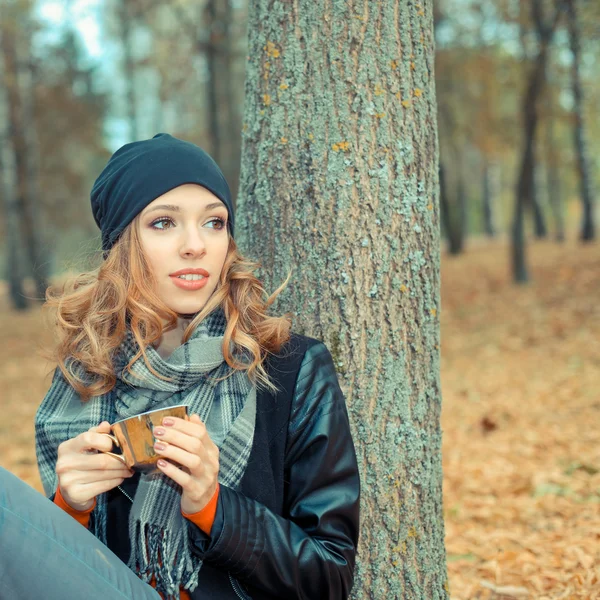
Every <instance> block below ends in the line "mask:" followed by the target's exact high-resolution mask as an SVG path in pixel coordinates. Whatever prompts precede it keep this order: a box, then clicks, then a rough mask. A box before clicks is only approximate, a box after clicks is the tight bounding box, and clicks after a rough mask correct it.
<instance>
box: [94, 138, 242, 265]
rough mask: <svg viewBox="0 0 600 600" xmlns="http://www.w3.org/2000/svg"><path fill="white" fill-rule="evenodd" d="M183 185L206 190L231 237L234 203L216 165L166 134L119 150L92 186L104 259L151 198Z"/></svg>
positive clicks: (201, 151) (192, 147) (205, 156)
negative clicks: (220, 207) (221, 208)
mask: <svg viewBox="0 0 600 600" xmlns="http://www.w3.org/2000/svg"><path fill="white" fill-rule="evenodd" d="M184 183H196V184H198V185H201V186H203V187H205V188H206V189H208V190H209V191H210V192H212V193H213V194H214V195H215V196H217V198H219V199H220V200H221V201H222V202H223V203H224V204H225V206H226V207H227V212H228V213H229V216H228V219H227V222H228V225H229V233H230V235H231V236H232V237H233V220H234V214H233V203H232V201H231V191H230V190H229V185H228V184H227V181H226V180H225V177H224V176H223V173H222V172H221V169H220V168H219V166H218V165H217V163H216V162H215V161H214V160H213V159H212V158H211V157H210V156H209V155H208V153H206V152H205V151H204V150H202V148H200V147H199V146H196V144H192V143H191V142H186V141H184V140H180V139H178V138H176V137H173V136H172V135H169V134H168V133H157V134H156V135H155V136H154V137H153V138H152V139H150V140H141V141H138V142H131V143H129V144H125V145H124V146H121V148H119V149H118V150H117V151H116V152H115V153H114V154H113V155H112V156H111V157H110V159H109V161H108V163H107V165H106V166H105V167H104V169H103V170H102V173H100V175H99V176H98V178H97V179H96V181H95V182H94V185H93V187H92V192H91V195H90V198H91V201H92V213H93V214H94V219H95V221H96V224H97V225H98V227H99V228H100V230H101V231H102V249H103V250H104V258H106V257H107V256H108V251H109V250H110V248H111V247H112V246H113V244H114V243H115V241H116V240H117V239H118V238H119V236H120V235H121V233H122V232H123V230H124V229H125V227H127V225H129V223H131V221H133V219H134V218H135V217H136V215H137V214H138V213H140V212H141V211H142V210H144V208H145V207H146V206H148V204H150V203H151V202H152V201H153V200H155V199H156V198H158V197H159V196H161V195H162V194H165V193H166V192H168V191H169V190H172V189H173V188H176V187H177V186H180V185H183V184H184Z"/></svg>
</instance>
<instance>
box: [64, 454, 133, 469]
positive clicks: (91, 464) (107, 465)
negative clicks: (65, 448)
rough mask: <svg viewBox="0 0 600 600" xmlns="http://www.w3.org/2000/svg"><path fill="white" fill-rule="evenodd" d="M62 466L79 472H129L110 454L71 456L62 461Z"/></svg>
mask: <svg viewBox="0 0 600 600" xmlns="http://www.w3.org/2000/svg"><path fill="white" fill-rule="evenodd" d="M61 466H65V467H68V468H70V469H77V470H79V471H110V470H113V471H114V470H117V471H120V470H127V467H126V466H125V465H124V464H123V463H122V462H121V461H120V460H119V459H118V458H115V457H114V456H109V455H108V454H104V453H102V452H101V453H99V454H78V453H75V454H71V455H70V456H68V457H66V458H65V459H64V460H63V461H61Z"/></svg>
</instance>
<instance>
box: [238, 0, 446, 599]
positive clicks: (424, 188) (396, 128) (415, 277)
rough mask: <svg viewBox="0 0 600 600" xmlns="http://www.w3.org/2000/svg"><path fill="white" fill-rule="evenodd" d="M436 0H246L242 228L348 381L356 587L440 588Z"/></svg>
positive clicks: (360, 591) (270, 278)
mask: <svg viewBox="0 0 600 600" xmlns="http://www.w3.org/2000/svg"><path fill="white" fill-rule="evenodd" d="M432 5H433V2H432V0H422V1H421V2H419V3H418V4H415V3H409V2H405V1H404V0H393V1H389V2H379V1H377V0H371V1H370V2H367V3H364V4H361V5H360V7H361V8H360V12H357V9H356V6H353V5H352V4H351V3H346V2H338V3H323V2H316V3H306V2H305V3H301V4H299V5H298V6H296V5H295V4H293V3H289V2H288V3H286V2H280V3H277V4H273V3H272V2H271V1H270V0H252V2H251V3H250V18H249V51H248V57H249V60H248V63H247V65H248V70H247V77H246V95H245V99H246V101H245V115H244V116H245V119H244V125H243V128H242V129H243V144H242V171H241V180H240V195H239V199H238V214H239V219H238V226H237V228H236V241H237V243H238V244H239V245H240V246H241V247H242V248H243V250H244V252H246V253H248V255H250V256H255V257H257V258H258V259H259V260H260V263H261V265H263V266H264V272H262V273H261V277H262V279H263V280H264V282H265V288H266V289H274V287H275V282H280V281H282V280H283V279H284V278H285V276H286V275H287V273H288V272H289V269H290V268H292V267H296V265H298V266H299V267H298V268H297V269H296V268H294V272H295V278H294V280H293V282H292V284H291V285H290V287H289V288H288V289H287V290H286V292H287V293H285V294H283V295H282V297H280V298H278V299H277V300H276V304H277V305H278V307H277V310H278V311H280V310H285V309H288V310H290V311H291V312H292V313H293V314H295V315H296V318H295V325H294V330H295V331H298V332H308V333H310V335H313V336H315V337H317V338H319V339H322V340H324V341H325V342H326V343H327V345H328V347H329V348H330V350H331V353H332V356H333V358H334V362H335V365H336V367H337V370H338V374H339V377H340V384H341V385H342V388H343V389H345V391H346V395H347V400H348V406H349V411H350V415H351V422H352V427H353V430H354V434H355V440H356V449H357V453H358V457H359V464H360V465H361V467H362V481H363V486H364V487H363V490H364V495H363V503H362V530H361V543H360V552H359V563H358V566H357V572H356V581H355V588H354V591H353V597H354V598H360V599H361V600H365V599H368V598H407V599H408V598H413V597H415V594H416V590H418V594H417V595H418V596H419V597H423V598H427V599H429V600H438V599H442V598H449V591H448V582H447V576H446V559H445V550H444V522H443V513H442V470H441V454H440V449H441V435H440V429H439V418H440V407H441V391H440V386H439V318H438V311H439V213H438V164H439V163H438V141H437V126H436V118H437V117H436V101H435V82H434V78H433V77H434V39H433V27H432V11H433V6H432ZM357 365H360V369H358V368H357ZM268 586H269V582H268V581H265V582H263V588H265V589H268ZM314 596H315V597H316V596H318V591H315V594H314Z"/></svg>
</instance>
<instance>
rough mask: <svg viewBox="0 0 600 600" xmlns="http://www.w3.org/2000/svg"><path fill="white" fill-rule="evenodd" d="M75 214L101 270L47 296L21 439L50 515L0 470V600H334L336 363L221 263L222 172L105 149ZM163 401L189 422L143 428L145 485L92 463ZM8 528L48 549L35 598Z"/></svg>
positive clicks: (337, 560)
mask: <svg viewBox="0 0 600 600" xmlns="http://www.w3.org/2000/svg"><path fill="white" fill-rule="evenodd" d="M91 200H92V210H93V213H94V218H95V220H96V223H97V224H98V226H99V227H100V229H101V231H102V247H103V251H104V259H105V260H104V262H103V264H102V265H101V266H100V267H99V269H98V270H97V271H95V272H93V273H91V274H83V275H81V276H79V277H78V278H77V280H76V282H75V284H74V286H73V289H72V290H71V291H69V292H63V294H62V295H57V296H53V295H52V294H50V293H49V294H47V296H48V302H47V304H48V305H49V306H53V307H56V309H57V325H58V331H59V333H60V334H61V341H60V344H59V346H58V348H57V351H56V355H55V356H56V358H57V360H58V367H57V369H56V370H55V373H54V378H53V381H52V385H51V388H50V390H49V391H48V393H47V394H46V397H45V398H44V400H43V402H42V404H41V406H40V407H39V409H38V412H37V414H36V423H35V425H36V449H37V456H38V464H39V468H40V474H41V478H42V482H43V484H44V489H45V491H46V495H47V496H48V497H50V498H51V499H52V501H53V502H52V503H50V502H47V501H44V499H43V497H41V496H40V498H41V500H39V499H38V498H32V493H31V492H29V491H27V492H25V491H24V490H23V489H21V487H19V483H18V482H17V481H15V478H10V477H9V476H7V475H6V474H3V481H2V483H3V485H4V490H7V492H6V493H5V494H4V496H3V497H0V507H3V508H4V509H5V516H6V515H8V516H11V517H12V518H13V520H14V521H15V522H14V523H13V525H12V530H11V529H10V527H9V528H8V529H9V531H12V538H13V541H12V542H9V541H8V540H9V538H11V536H10V535H5V536H4V540H3V542H2V544H3V545H4V544H12V546H10V549H11V550H10V555H11V560H10V561H8V563H7V564H6V563H5V566H4V579H6V580H8V581H12V582H13V583H9V584H8V585H9V586H10V585H12V586H13V588H12V589H13V596H11V597H19V598H26V597H28V596H27V594H29V597H32V598H33V597H38V595H37V593H38V592H37V591H36V585H43V588H40V592H42V591H43V594H42V595H43V597H45V598H53V597H57V598H59V597H60V598H62V599H64V598H68V597H69V593H70V588H69V587H68V586H69V585H74V584H73V580H74V579H75V580H76V579H77V578H78V577H79V578H84V579H85V580H86V581H87V582H89V581H93V584H92V585H93V588H94V590H96V592H95V593H97V597H100V596H101V595H102V597H105V596H106V594H107V593H109V594H112V596H114V597H120V596H119V595H120V594H122V595H123V597H129V598H131V597H133V598H155V597H156V598H157V597H158V594H160V597H163V598H169V599H172V598H192V599H196V598H203V599H204V598H219V599H221V598H223V599H226V598H231V599H232V600H233V599H236V598H257V599H275V598H289V599H292V598H306V599H311V600H312V599H316V598H335V599H337V598H346V597H348V595H349V593H350V589H351V587H352V581H353V570H354V561H355V553H356V545H357V540H358V520H359V477H358V469H357V464H356V456H355V453H354V446H353V443H352V439H351V436H350V429H349V423H348V416H347V411H346V407H345V402H344V397H343V395H342V392H341V390H340V387H339V385H338V381H337V377H336V373H335V368H334V365H333V360H332V357H331V354H330V353H329V351H328V349H327V347H326V346H325V345H324V344H323V343H322V342H320V341H318V340H316V339H313V338H310V337H306V336H302V335H298V334H294V333H290V320H289V317H288V316H287V315H286V316H285V317H270V316H267V315H266V310H267V308H268V306H269V305H270V304H271V303H272V302H273V300H274V298H275V296H276V295H277V294H279V293H280V291H281V290H282V288H283V286H282V287H281V288H279V290H277V291H276V292H275V293H274V294H273V296H271V297H270V298H268V299H267V300H265V294H264V290H263V288H262V287H261V285H260V283H259V281H258V280H257V279H256V277H255V276H254V275H253V271H254V269H255V267H256V266H257V265H256V263H251V262H249V261H247V260H245V259H244V258H243V257H242V256H241V255H240V253H239V252H238V250H237V248H236V245H235V242H234V240H233V234H234V213H233V206H232V202H231V196H230V191H229V187H228V185H227V183H226V181H225V178H224V177H223V175H222V173H221V171H220V169H219V167H218V166H217V165H216V164H215V163H214V161H213V160H212V159H211V158H210V156H208V154H206V153H205V152H204V151H203V150H202V149H200V148H199V147H198V146H195V145H194V144H191V143H189V142H184V141H182V140H179V139H177V138H175V137H172V136H170V135H168V134H157V135H156V136H154V137H153V138H152V139H151V140H143V141H139V142H133V143H131V144H126V145H125V146H123V147H122V148H120V149H119V150H117V152H115V154H114V155H113V156H112V157H111V159H110V160H109V162H108V164H107V165H106V167H105V169H104V170H103V172H102V173H101V174H100V176H99V177H98V179H97V180H96V182H95V184H94V186H93V189H92V194H91ZM288 279H289V277H288ZM284 285H285V284H284ZM176 404H187V405H188V412H189V414H191V415H192V416H191V417H190V419H189V420H187V421H186V420H182V419H176V418H171V419H165V420H164V421H163V426H162V427H158V428H155V429H154V435H155V437H156V440H157V441H156V443H155V446H154V448H155V450H156V452H157V453H158V454H161V455H162V456H163V457H164V459H166V460H161V461H159V463H158V466H159V473H158V474H142V475H140V473H133V472H131V471H129V470H128V469H127V468H125V467H124V466H123V465H122V464H121V463H120V462H119V461H118V460H117V459H116V458H113V457H111V456H108V455H106V454H104V452H106V451H108V450H110V448H111V442H110V440H109V438H108V437H107V436H105V435H102V434H104V433H107V432H109V430H110V425H109V423H112V422H114V421H117V420H119V419H122V418H126V417H129V416H133V415H135V414H139V413H141V412H145V411H147V410H153V409H156V408H160V407H163V406H170V405H176ZM24 487H26V486H24ZM24 497H26V498H27V500H26V501H24V500H23V498H24ZM11 498H12V499H11ZM60 509H62V512H61V510H60ZM0 516H2V515H1V514H0ZM66 516H68V518H69V522H68V523H67V522H65V517H66ZM19 519H20V523H21V525H18V524H17V521H18V520H19ZM23 522H27V523H29V525H30V529H29V530H28V534H27V537H29V536H30V535H34V536H35V535H37V536H40V537H42V538H43V540H44V544H45V547H46V548H47V551H48V552H47V553H48V557H47V560H46V561H44V560H37V566H36V568H37V571H36V572H37V573H38V575H39V577H38V579H40V578H41V579H42V583H41V584H40V583H35V582H33V581H32V580H33V579H34V577H29V580H28V581H25V582H24V581H23V577H22V576H21V575H22V574H21V573H20V569H22V568H23V567H22V563H23V557H22V556H20V555H19V553H20V552H21V551H22V552H25V551H26V549H25V548H23V549H22V550H19V548H18V545H19V543H18V542H16V541H15V539H17V540H18V539H20V538H19V533H18V532H17V529H19V530H20V531H21V532H22V531H23V529H22V523H23ZM82 525H83V527H82ZM90 532H91V533H93V536H92V535H91V533H90ZM0 537H2V536H0ZM21 538H22V536H21ZM23 544H24V543H23V542H22V540H21V545H22V546H23ZM25 546H27V544H25ZM28 547H29V548H30V547H31V542H30V543H29V545H28ZM107 548H108V549H110V551H109V550H108V549H107ZM1 549H2V551H3V554H4V553H5V548H4V547H3V548H1ZM28 560H29V568H30V567H31V562H30V559H28ZM19 561H21V562H19ZM52 561H58V564H59V566H57V565H55V564H54V563H53V562H52ZM11 564H12V566H11ZM48 565H50V566H48ZM126 565H127V566H126ZM0 568H2V567H0ZM11 569H12V571H11ZM44 569H46V570H48V569H50V571H52V570H53V569H54V570H56V569H60V573H62V574H63V575H64V574H66V575H64V576H63V579H62V580H59V583H51V581H54V580H53V579H52V576H51V575H50V574H48V576H47V577H46V576H45V571H44ZM134 573H135V575H133V574H134ZM1 576H2V572H1V571H0V581H1V580H2V577H1ZM90 578H91V579H90ZM61 581H62V583H60V582H61ZM2 583H3V584H4V581H2ZM81 585H84V584H83V583H77V584H76V586H75V587H74V591H73V594H74V595H73V597H75V594H77V597H88V596H89V594H90V591H89V590H88V591H86V592H85V593H83V592H82V591H81V589H82V588H81V587H77V586H81ZM88 585H90V584H89V583H88ZM18 586H21V587H18ZM61 586H62V587H61ZM54 588H56V589H54ZM9 589H11V588H10V587H9ZM91 597H94V595H92V596H91Z"/></svg>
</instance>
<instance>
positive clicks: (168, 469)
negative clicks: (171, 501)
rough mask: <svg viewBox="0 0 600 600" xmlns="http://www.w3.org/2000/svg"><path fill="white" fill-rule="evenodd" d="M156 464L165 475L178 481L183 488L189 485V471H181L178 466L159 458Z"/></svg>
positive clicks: (190, 478)
mask: <svg viewBox="0 0 600 600" xmlns="http://www.w3.org/2000/svg"><path fill="white" fill-rule="evenodd" d="M156 465H157V467H158V468H159V469H160V470H161V471H162V472H163V473H164V474H165V475H166V476H167V477H169V478H170V479H172V480H173V481H174V482H175V483H178V484H179V485H180V486H181V487H182V488H184V489H185V488H187V487H188V486H189V484H190V482H191V480H192V477H191V475H189V473H186V472H185V471H182V470H181V469H180V468H179V467H177V466H175V465H174V464H173V463H170V462H169V461H168V460H164V459H160V460H159V461H158V462H157V463H156Z"/></svg>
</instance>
